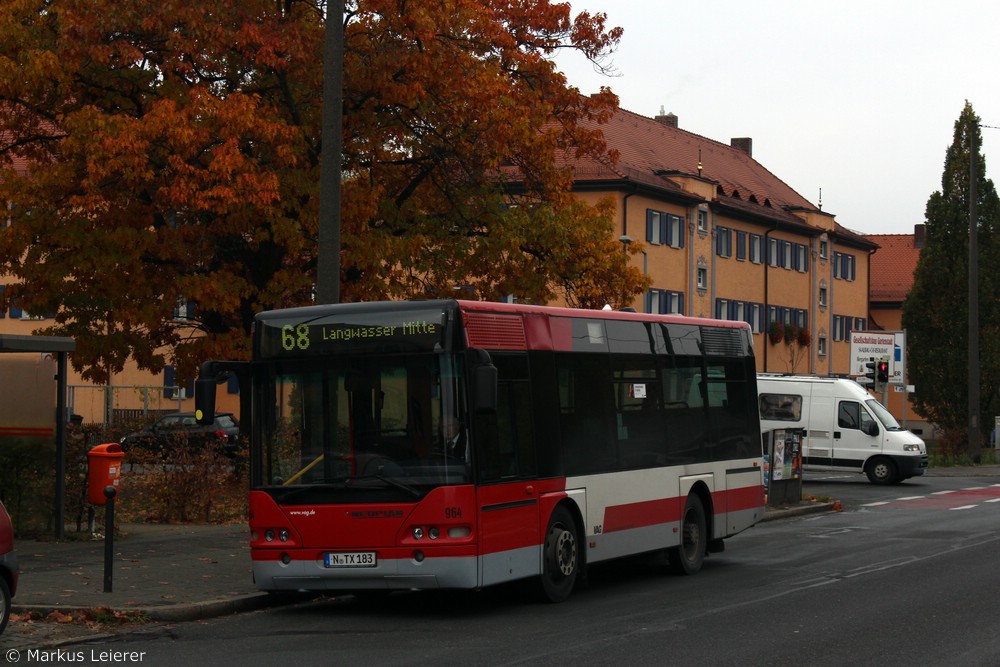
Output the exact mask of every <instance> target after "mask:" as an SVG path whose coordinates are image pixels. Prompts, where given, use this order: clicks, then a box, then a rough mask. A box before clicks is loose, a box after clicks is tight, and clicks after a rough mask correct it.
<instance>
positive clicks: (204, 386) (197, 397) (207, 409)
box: [194, 377, 216, 425]
mask: <svg viewBox="0 0 1000 667" xmlns="http://www.w3.org/2000/svg"><path fill="white" fill-rule="evenodd" d="M215 385H216V382H215V378H204V377H199V378H198V379H197V380H195V381H194V416H195V419H196V420H197V421H198V423H199V424H203V425H204V424H211V423H213V422H214V421H215Z"/></svg>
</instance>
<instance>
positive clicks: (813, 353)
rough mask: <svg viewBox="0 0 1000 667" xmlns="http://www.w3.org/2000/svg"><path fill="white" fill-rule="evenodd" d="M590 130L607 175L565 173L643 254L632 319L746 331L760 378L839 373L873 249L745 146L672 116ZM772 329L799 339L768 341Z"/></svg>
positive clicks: (582, 170)
mask: <svg viewBox="0 0 1000 667" xmlns="http://www.w3.org/2000/svg"><path fill="white" fill-rule="evenodd" d="M602 130H603V132H604V136H605V140H606V141H607V144H608V148H609V149H611V150H612V151H614V152H616V153H617V155H618V161H617V163H616V164H614V165H607V164H602V163H600V162H598V161H595V160H568V161H567V164H568V166H570V167H571V168H572V169H573V173H574V188H575V191H576V192H577V193H578V196H580V197H581V198H583V199H585V200H587V201H589V202H596V201H598V200H600V199H601V198H604V197H609V196H610V197H611V198H612V199H613V200H614V201H615V203H616V216H617V219H618V221H619V222H618V229H617V233H618V236H619V240H621V242H622V243H624V244H628V243H632V242H635V241H641V242H642V243H643V244H644V250H643V252H642V253H641V254H640V255H638V256H636V258H634V261H636V262H639V263H641V266H640V267H639V268H641V270H642V271H643V272H644V273H645V274H646V275H648V276H650V278H651V279H652V282H653V286H652V288H651V289H650V290H649V292H648V293H646V294H645V295H644V296H643V297H642V298H641V299H637V300H636V303H635V304H633V307H635V308H636V310H642V311H644V312H668V313H680V314H683V315H691V316H702V317H716V318H721V319H730V320H737V319H738V320H744V321H746V322H749V323H750V324H751V326H752V327H753V330H754V333H755V334H756V335H755V346H756V350H757V368H758V370H759V371H762V372H764V371H766V372H777V373H809V374H818V375H847V374H849V373H850V371H851V368H850V332H851V331H857V330H863V329H866V328H868V326H869V311H868V281H869V276H870V269H869V267H870V264H871V256H872V253H874V252H875V251H876V250H877V248H878V245H877V244H876V243H874V242H873V241H871V240H870V239H868V238H866V237H864V236H862V235H861V234H858V233H856V232H853V231H851V230H849V229H847V228H846V227H844V226H843V225H841V224H839V223H838V222H837V221H836V220H835V218H834V216H833V215H831V214H829V213H826V212H824V211H823V210H822V208H821V207H820V206H817V205H814V204H812V203H811V202H809V201H808V200H807V199H805V198H804V197H803V196H801V195H800V194H799V193H797V192H795V191H794V190H793V189H792V188H791V187H789V186H788V185H787V184H786V183H785V182H784V181H782V180H781V179H780V178H779V177H777V176H775V175H774V174H772V173H771V172H770V171H768V170H767V169H766V168H765V167H764V166H763V165H761V164H760V163H758V162H757V161H755V160H754V159H753V150H752V148H753V142H752V140H751V139H750V138H737V139H733V140H731V142H730V143H729V144H724V143H720V142H718V141H715V140H712V139H708V138H706V137H702V136H700V135H697V134H694V133H691V132H687V131H685V130H683V129H681V128H680V127H679V124H678V119H677V117H676V116H674V115H673V114H666V115H663V114H661V115H659V116H657V117H656V118H647V117H644V116H641V115H638V114H635V113H632V112H629V111H624V110H621V111H619V112H617V113H616V114H615V115H614V117H613V118H612V119H611V121H610V122H608V123H607V124H606V125H603V126H602ZM772 323H777V325H780V326H779V331H781V330H783V329H784V325H786V324H794V325H795V326H796V327H798V328H800V329H804V330H806V331H807V332H808V334H806V335H804V336H799V337H798V338H796V339H793V340H792V342H786V340H784V339H782V340H780V341H777V342H772V339H771V337H770V336H768V332H769V330H770V327H771V326H772Z"/></svg>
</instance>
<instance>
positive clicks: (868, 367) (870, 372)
mask: <svg viewBox="0 0 1000 667" xmlns="http://www.w3.org/2000/svg"><path fill="white" fill-rule="evenodd" d="M869 359H871V361H866V362H865V377H866V378H868V384H870V385H871V386H872V387H874V386H875V376H876V372H875V357H869Z"/></svg>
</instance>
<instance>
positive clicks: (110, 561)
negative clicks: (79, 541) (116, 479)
mask: <svg viewBox="0 0 1000 667" xmlns="http://www.w3.org/2000/svg"><path fill="white" fill-rule="evenodd" d="M117 494H118V490H117V489H115V487H113V486H106V487H104V497H105V498H107V502H105V503H104V592H105V593H110V592H111V574H112V569H113V567H112V566H113V565H114V557H115V496H116V495H117Z"/></svg>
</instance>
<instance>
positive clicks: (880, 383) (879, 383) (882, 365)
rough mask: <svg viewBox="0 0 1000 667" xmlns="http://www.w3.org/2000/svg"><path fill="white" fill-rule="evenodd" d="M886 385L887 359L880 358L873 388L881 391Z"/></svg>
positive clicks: (887, 381)
mask: <svg viewBox="0 0 1000 667" xmlns="http://www.w3.org/2000/svg"><path fill="white" fill-rule="evenodd" d="M887 384H889V359H888V358H886V357H882V358H881V359H879V360H878V367H877V369H876V371H875V386H876V387H878V388H879V390H881V389H884V388H885V385H887Z"/></svg>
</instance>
